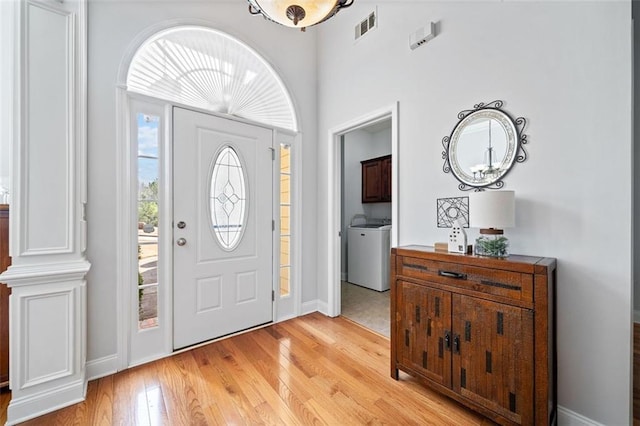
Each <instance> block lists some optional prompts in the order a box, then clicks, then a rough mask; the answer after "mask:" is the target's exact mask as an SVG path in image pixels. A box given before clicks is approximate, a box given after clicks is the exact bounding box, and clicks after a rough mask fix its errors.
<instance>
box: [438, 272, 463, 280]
mask: <svg viewBox="0 0 640 426" xmlns="http://www.w3.org/2000/svg"><path fill="white" fill-rule="evenodd" d="M438 275H440V276H441V277H448V278H455V279H457V280H466V279H467V274H460V273H458V272H449V271H438Z"/></svg>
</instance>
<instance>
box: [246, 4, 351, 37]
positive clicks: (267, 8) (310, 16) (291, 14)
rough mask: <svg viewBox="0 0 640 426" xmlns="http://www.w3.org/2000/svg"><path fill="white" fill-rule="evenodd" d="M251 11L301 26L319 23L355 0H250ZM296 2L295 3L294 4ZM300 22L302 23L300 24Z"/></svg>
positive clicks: (302, 28) (279, 22)
mask: <svg viewBox="0 0 640 426" xmlns="http://www.w3.org/2000/svg"><path fill="white" fill-rule="evenodd" d="M248 1H249V13H251V14H252V15H262V16H264V17H265V18H266V19H268V20H270V21H273V22H277V23H278V24H281V25H284V26H286V27H292V28H300V29H301V30H302V31H304V30H305V28H306V27H310V26H312V25H316V24H319V23H320V22H324V21H326V20H327V19H329V18H331V17H332V16H333V15H335V14H336V13H338V11H339V10H340V9H345V8H347V7H349V6H351V5H352V4H353V1H354V0H320V1H313V0H248ZM293 2H295V4H292V3H293ZM298 24H300V25H298Z"/></svg>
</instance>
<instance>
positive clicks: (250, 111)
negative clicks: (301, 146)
mask: <svg viewBox="0 0 640 426" xmlns="http://www.w3.org/2000/svg"><path fill="white" fill-rule="evenodd" d="M127 89H128V90H131V91H133V92H137V93H142V94H145V95H148V96H153V97H157V98H162V99H167V100H170V101H174V102H178V103H181V104H185V105H189V106H193V107H197V108H202V109H205V110H209V111H213V112H218V113H223V114H230V115H234V116H237V117H242V118H246V119H249V120H252V121H255V122H259V123H264V124H267V125H269V126H274V127H280V128H284V129H289V130H293V131H297V130H298V129H297V121H296V115H295V111H294V109H293V104H292V102H291V98H290V96H289V93H288V92H287V90H286V88H285V87H284V85H283V83H282V80H280V77H279V76H278V75H277V74H276V73H275V71H274V70H273V68H271V66H270V65H269V64H268V63H267V62H266V61H265V60H264V59H263V58H262V57H261V56H260V55H258V54H257V53H256V52H255V51H253V50H252V49H251V48H250V47H248V46H247V45H245V44H244V43H242V42H240V41H238V40H236V39H235V38H233V37H231V36H229V35H227V34H224V33H222V32H219V31H216V30H212V29H210V28H204V27H195V26H184V27H176V28H173V29H170V30H166V31H163V32H161V33H159V34H157V35H155V36H154V37H152V38H150V39H149V40H147V41H146V42H145V43H144V44H143V45H142V46H141V47H140V48H139V49H138V51H137V52H136V54H135V56H134V58H133V60H132V61H131V66H130V67H129V73H128V75H127Z"/></svg>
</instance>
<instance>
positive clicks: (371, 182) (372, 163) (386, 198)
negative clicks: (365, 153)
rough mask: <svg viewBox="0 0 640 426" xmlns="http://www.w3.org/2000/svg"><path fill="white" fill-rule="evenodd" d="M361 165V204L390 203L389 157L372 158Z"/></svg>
mask: <svg viewBox="0 0 640 426" xmlns="http://www.w3.org/2000/svg"><path fill="white" fill-rule="evenodd" d="M360 163H361V164H362V202H363V203H389V202H391V156H390V155H385V156H384V157H379V158H372V159H370V160H364V161H361V162H360Z"/></svg>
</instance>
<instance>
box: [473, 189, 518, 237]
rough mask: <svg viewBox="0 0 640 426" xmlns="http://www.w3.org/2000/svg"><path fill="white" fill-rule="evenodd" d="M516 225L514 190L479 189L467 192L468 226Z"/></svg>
mask: <svg viewBox="0 0 640 426" xmlns="http://www.w3.org/2000/svg"><path fill="white" fill-rule="evenodd" d="M515 225H516V196H515V192H514V191H480V192H472V193H471V194H469V226H470V227H472V228H484V229H486V228H495V229H504V228H513V227H514V226H515Z"/></svg>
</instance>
